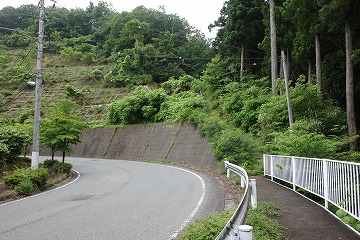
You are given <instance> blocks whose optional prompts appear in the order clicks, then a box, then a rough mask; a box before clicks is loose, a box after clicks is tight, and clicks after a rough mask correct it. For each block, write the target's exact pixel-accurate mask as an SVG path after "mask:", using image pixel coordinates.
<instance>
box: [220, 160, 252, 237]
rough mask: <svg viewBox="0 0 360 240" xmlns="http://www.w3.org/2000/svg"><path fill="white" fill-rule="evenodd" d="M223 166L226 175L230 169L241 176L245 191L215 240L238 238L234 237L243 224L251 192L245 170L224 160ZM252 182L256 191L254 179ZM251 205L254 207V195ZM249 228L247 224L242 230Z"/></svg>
mask: <svg viewBox="0 0 360 240" xmlns="http://www.w3.org/2000/svg"><path fill="white" fill-rule="evenodd" d="M225 168H226V169H227V176H228V177H229V175H230V171H232V172H234V173H236V174H237V175H239V177H240V178H241V181H242V186H244V187H245V191H244V195H243V196H242V198H241V200H240V204H239V206H238V207H237V209H236V211H235V213H234V214H233V216H232V217H231V218H230V220H229V221H228V223H227V224H226V226H225V227H224V229H223V230H222V231H221V233H220V234H219V235H218V236H217V238H216V239H217V240H228V239H229V240H230V239H231V240H233V239H239V238H236V237H237V236H238V234H239V226H241V225H244V224H245V219H246V215H247V210H248V206H249V198H250V194H251V184H250V181H249V177H248V175H247V173H246V171H245V170H244V169H243V168H241V167H239V166H237V165H234V164H231V163H229V162H227V161H226V162H225ZM253 184H254V188H253V189H252V190H253V191H254V192H256V187H255V186H256V184H255V180H254V181H253ZM253 195H255V196H256V194H253ZM252 205H253V208H255V207H256V197H255V198H252ZM249 229H250V231H251V229H252V228H251V227H250V226H247V227H246V228H245V229H244V231H249ZM240 231H241V230H240ZM248 235H249V234H248ZM242 239H245V238H242Z"/></svg>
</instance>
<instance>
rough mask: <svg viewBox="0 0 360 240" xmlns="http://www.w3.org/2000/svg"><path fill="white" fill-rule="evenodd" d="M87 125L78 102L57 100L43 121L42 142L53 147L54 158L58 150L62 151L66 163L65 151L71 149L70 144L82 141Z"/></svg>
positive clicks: (63, 160)
mask: <svg viewBox="0 0 360 240" xmlns="http://www.w3.org/2000/svg"><path fill="white" fill-rule="evenodd" d="M85 127H86V122H85V118H84V117H83V116H82V115H81V114H80V111H79V106H78V105H77V104H75V103H73V102H71V101H60V102H57V103H55V104H54V105H53V106H52V107H51V108H50V109H49V111H48V113H47V117H46V118H45V119H44V120H43V121H42V126H41V142H42V143H43V144H44V145H45V146H47V147H49V148H51V150H52V159H53V158H54V153H55V152H56V151H61V152H62V153H63V155H62V162H63V163H64V162H65V153H66V152H69V151H71V148H70V144H77V143H78V142H79V141H80V134H81V133H82V131H83V129H84V128H85Z"/></svg>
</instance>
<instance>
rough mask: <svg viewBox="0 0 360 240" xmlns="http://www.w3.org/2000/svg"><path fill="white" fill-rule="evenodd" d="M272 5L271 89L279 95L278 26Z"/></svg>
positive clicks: (271, 5) (271, 2)
mask: <svg viewBox="0 0 360 240" xmlns="http://www.w3.org/2000/svg"><path fill="white" fill-rule="evenodd" d="M269 5H270V46H271V89H272V93H273V94H274V95H275V94H277V87H276V79H277V47H276V24H275V2H274V0H270V1H269Z"/></svg>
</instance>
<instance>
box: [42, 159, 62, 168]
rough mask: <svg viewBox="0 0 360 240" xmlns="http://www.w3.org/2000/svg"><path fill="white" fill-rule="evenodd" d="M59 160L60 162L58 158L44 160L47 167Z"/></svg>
mask: <svg viewBox="0 0 360 240" xmlns="http://www.w3.org/2000/svg"><path fill="white" fill-rule="evenodd" d="M58 162H59V161H58V160H51V159H47V160H45V161H44V166H45V167H53V166H54V165H55V164H56V163H58Z"/></svg>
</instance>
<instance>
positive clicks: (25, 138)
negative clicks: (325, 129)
mask: <svg viewBox="0 0 360 240" xmlns="http://www.w3.org/2000/svg"><path fill="white" fill-rule="evenodd" d="M30 142H31V137H30V136H29V135H28V134H26V133H25V132H23V131H21V130H19V129H17V128H15V127H10V126H5V127H1V128H0V160H2V161H3V162H6V161H11V159H15V158H17V157H18V156H19V155H20V154H21V153H22V152H23V151H24V149H25V148H26V147H27V146H28V145H29V143H30Z"/></svg>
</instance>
